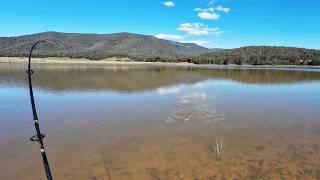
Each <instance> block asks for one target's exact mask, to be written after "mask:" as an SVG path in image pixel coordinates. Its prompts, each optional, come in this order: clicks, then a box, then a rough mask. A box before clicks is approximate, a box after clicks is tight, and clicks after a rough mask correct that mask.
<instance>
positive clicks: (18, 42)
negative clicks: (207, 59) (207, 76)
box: [0, 32, 212, 60]
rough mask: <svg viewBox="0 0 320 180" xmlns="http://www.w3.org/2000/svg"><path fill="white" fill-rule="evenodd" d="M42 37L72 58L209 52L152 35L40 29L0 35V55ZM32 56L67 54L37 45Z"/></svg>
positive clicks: (20, 51) (21, 50)
mask: <svg viewBox="0 0 320 180" xmlns="http://www.w3.org/2000/svg"><path fill="white" fill-rule="evenodd" d="M42 39H52V40H59V42H63V44H64V46H67V47H69V49H70V50H71V52H72V56H73V57H77V58H88V59H92V60H99V59H104V58H108V57H111V56H125V57H131V58H133V59H137V60H147V59H148V58H150V59H155V58H156V57H161V58H162V59H171V60H173V59H178V58H181V57H192V56H197V55H200V54H203V53H207V52H211V51H212V50H211V49H208V48H205V47H201V46H198V45H196V44H192V43H179V42H174V41H168V40H163V39H158V38H156V37H153V36H147V35H140V34H131V33H115V34H82V33H60V32H44V33H38V34H32V35H25V36H18V37H0V56H27V55H28V52H29V50H30V47H31V46H32V44H33V43H35V42H36V41H38V40H42ZM39 46H40V47H39V48H37V51H35V56H42V57H48V56H58V57H61V56H67V55H68V53H67V52H66V51H65V50H64V47H63V46H61V44H57V45H55V46H53V45H48V44H41V45H39Z"/></svg>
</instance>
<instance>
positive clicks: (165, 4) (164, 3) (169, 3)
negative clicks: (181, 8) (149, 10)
mask: <svg viewBox="0 0 320 180" xmlns="http://www.w3.org/2000/svg"><path fill="white" fill-rule="evenodd" d="M162 4H163V5H164V6H167V7H174V6H175V4H174V2H172V1H166V2H162Z"/></svg>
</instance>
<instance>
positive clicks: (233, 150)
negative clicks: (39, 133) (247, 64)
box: [0, 64, 320, 180]
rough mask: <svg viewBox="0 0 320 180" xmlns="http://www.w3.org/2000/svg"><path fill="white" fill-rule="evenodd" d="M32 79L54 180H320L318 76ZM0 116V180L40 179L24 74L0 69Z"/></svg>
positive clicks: (47, 70) (157, 72)
mask: <svg viewBox="0 0 320 180" xmlns="http://www.w3.org/2000/svg"><path fill="white" fill-rule="evenodd" d="M34 70H35V74H34V75H33V77H34V86H35V98H36V102H37V107H38V114H39V118H40V125H41V128H42V130H43V132H44V133H45V134H46V135H47V137H46V138H45V144H46V147H47V153H48V158H49V161H50V165H51V169H52V173H53V176H54V178H55V179H71V180H76V179H90V180H94V179H139V180H140V179H320V153H319V152H320V112H319V110H320V93H319V92H320V71H319V70H303V69H298V70H295V69H220V68H195V67H161V66H157V67H154V66H141V65H140V66H135V65H131V66H101V67H98V66H84V65H82V66H59V65H39V66H36V67H34ZM0 109H1V118H0V176H1V177H0V179H3V180H12V179H15V180H20V179H21V180H29V179H30V180H35V179H44V178H45V174H44V170H43V167H42V163H41V156H40V152H39V147H38V146H37V144H34V143H32V142H30V141H28V138H29V137H31V136H32V135H33V134H34V129H33V128H34V127H33V123H32V113H31V107H30V102H29V96H28V89H27V77H26V73H25V67H24V66H22V65H4V64H1V66H0ZM217 145H218V148H217ZM220 145H221V147H220ZM218 150H219V155H218V153H217V151H218Z"/></svg>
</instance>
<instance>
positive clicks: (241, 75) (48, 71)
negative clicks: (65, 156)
mask: <svg viewBox="0 0 320 180" xmlns="http://www.w3.org/2000/svg"><path fill="white" fill-rule="evenodd" d="M34 70H35V74H34V76H33V78H34V84H35V85H36V86H38V87H40V88H42V89H48V90H56V91H62V90H104V89H109V90H114V91H125V92H136V91H143V90H151V89H156V88H159V87H163V86H171V85H175V84H182V83H186V84H189V83H196V82H198V81H202V80H205V79H210V78H212V79H221V80H234V81H237V82H241V83H249V84H281V83H298V82H304V81H314V80H320V73H319V72H312V71H295V70H275V69H213V68H195V67H160V66H157V67H147V66H103V67H98V66H57V65H55V66H53V65H51V66H41V68H40V67H35V68H34ZM7 83H12V84H18V85H27V79H26V73H25V67H24V66H20V65H19V66H7V65H5V66H1V67H0V84H7Z"/></svg>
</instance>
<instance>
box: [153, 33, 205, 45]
mask: <svg viewBox="0 0 320 180" xmlns="http://www.w3.org/2000/svg"><path fill="white" fill-rule="evenodd" d="M154 36H155V37H156V38H159V39H165V40H170V41H177V42H181V43H193V44H197V45H199V46H206V45H208V44H210V42H209V41H205V40H199V39H193V40H192V39H191V40H186V39H185V38H184V37H182V36H179V35H175V34H161V33H160V34H156V35H154Z"/></svg>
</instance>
